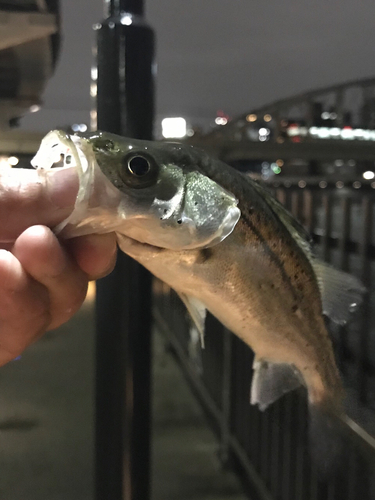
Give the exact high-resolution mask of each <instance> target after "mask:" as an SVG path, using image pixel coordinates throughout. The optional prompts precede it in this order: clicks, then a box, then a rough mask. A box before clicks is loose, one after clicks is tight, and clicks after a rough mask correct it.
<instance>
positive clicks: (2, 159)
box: [0, 156, 11, 172]
mask: <svg viewBox="0 0 375 500" xmlns="http://www.w3.org/2000/svg"><path fill="white" fill-rule="evenodd" d="M9 168H11V165H10V163H9V162H8V157H7V156H0V172H1V170H3V169H9Z"/></svg>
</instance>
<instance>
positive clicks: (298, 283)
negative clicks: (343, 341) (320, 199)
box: [32, 131, 365, 415]
mask: <svg viewBox="0 0 375 500" xmlns="http://www.w3.org/2000/svg"><path fill="white" fill-rule="evenodd" d="M56 155H57V156H56ZM54 157H55V158H56V157H57V158H61V157H62V158H65V159H66V160H65V161H66V164H65V166H68V165H69V166H72V165H73V166H76V167H78V168H80V172H81V173H80V178H81V188H80V192H79V194H78V197H77V202H76V208H75V210H74V211H73V214H72V215H71V216H70V218H68V219H67V221H65V222H64V223H63V225H62V226H61V227H60V228H58V230H59V231H61V234H62V235H63V236H64V235H65V237H72V236H77V235H80V234H87V233H88V232H108V231H115V232H116V234H117V240H118V245H119V247H120V249H121V250H122V251H124V252H125V253H126V254H127V255H129V256H130V257H132V258H133V259H135V260H136V261H138V262H139V263H140V264H141V265H143V266H144V267H145V268H147V269H148V270H149V271H150V272H151V273H152V274H154V275H155V276H156V277H157V278H159V279H160V280H162V281H164V282H165V283H166V284H167V285H169V286H170V287H171V288H172V289H173V290H175V291H176V292H177V294H178V295H179V296H180V298H181V300H182V301H183V302H184V304H185V305H186V307H187V310H188V311H189V313H190V315H191V317H192V320H193V322H194V324H195V326H196V328H197V330H198V331H199V332H200V334H201V338H202V342H203V341H204V322H205V315H206V311H207V310H208V311H209V312H210V313H211V314H213V315H214V316H215V317H216V318H217V319H218V320H219V321H220V322H221V323H222V324H223V325H224V326H225V327H226V328H228V329H229V330H231V331H232V332H233V333H234V334H235V335H237V336H238V337H239V338H240V339H242V340H243V341H244V342H245V343H246V344H247V345H248V346H249V347H250V348H251V349H252V351H253V352H254V355H255V358H254V364H253V377H252V385H251V391H250V392H251V395H250V401H251V403H252V404H254V405H258V407H259V408H260V410H265V409H266V408H268V407H269V406H270V405H271V404H272V403H274V402H275V401H276V400H277V399H279V398H281V397H282V396H283V395H284V394H286V393H287V392H289V391H292V390H294V389H296V388H297V387H300V386H304V387H305V388H306V390H307V397H308V403H309V407H310V411H311V415H333V414H334V415H344V404H343V401H344V397H345V396H344V394H345V393H344V389H343V384H342V381H341V377H340V374H339V370H338V368H337V364H336V361H335V356H334V351H333V347H332V342H331V339H330V336H329V332H328V331H327V327H326V322H325V316H328V317H329V318H331V319H332V320H333V321H335V322H336V323H339V324H345V323H346V322H347V321H348V320H349V318H350V315H351V313H352V312H353V311H354V310H356V309H357V308H358V307H359V305H360V303H361V301H362V296H363V294H364V292H365V289H364V287H363V285H362V284H361V282H360V281H359V280H358V279H357V278H355V277H353V276H351V275H349V274H347V273H344V272H342V271H339V270H336V269H334V268H333V267H331V266H330V265H329V264H327V263H325V262H323V261H321V260H319V259H318V258H317V257H316V256H315V255H314V252H313V248H312V244H311V239H310V237H309V235H308V233H307V232H306V230H305V229H304V228H303V226H302V225H301V224H300V223H299V222H297V221H296V219H294V218H293V217H292V215H291V214H290V213H289V212H288V211H287V210H286V209H285V208H284V207H283V206H282V205H281V204H280V203H279V202H278V201H277V200H276V199H275V198H274V197H273V196H272V195H271V194H270V193H269V192H268V191H267V190H266V189H265V188H264V187H263V186H262V185H261V184H260V183H258V182H257V181H255V180H253V179H251V178H250V177H249V176H246V175H244V174H242V173H240V172H238V171H237V170H235V169H234V168H232V167H230V166H228V165H226V164H225V163H223V162H222V161H220V160H218V159H215V158H212V157H210V156H209V155H208V154H207V153H206V152H205V151H203V150H200V149H197V148H195V147H193V146H189V145H186V144H181V143H174V142H153V141H142V140H136V139H131V138H124V137H120V136H117V135H114V134H109V133H106V132H100V131H97V132H90V133H78V134H74V135H67V134H66V133H64V132H62V131H53V132H51V133H50V134H49V135H47V137H46V138H45V139H44V142H42V144H41V148H40V150H39V152H38V153H37V155H36V157H35V158H34V160H33V162H32V163H33V165H34V166H36V167H38V168H39V169H40V170H42V171H43V169H44V170H45V169H48V168H51V167H52V166H53V164H54V161H53V160H54ZM68 158H70V159H69V161H68ZM90 172H92V173H91V174H90ZM90 175H91V177H90Z"/></svg>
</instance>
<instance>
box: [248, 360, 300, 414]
mask: <svg viewBox="0 0 375 500" xmlns="http://www.w3.org/2000/svg"><path fill="white" fill-rule="evenodd" d="M253 370H254V374H253V381H252V384H251V400H250V402H251V404H253V405H258V406H259V409H260V410H262V411H263V410H265V409H266V408H267V407H268V406H269V405H270V404H272V403H273V402H275V401H276V400H277V399H279V398H281V396H283V395H284V394H286V393H287V392H289V391H293V390H294V389H297V387H299V386H300V385H301V384H302V378H301V376H300V375H299V372H298V371H297V369H296V368H294V367H293V366H292V365H288V364H286V363H271V362H269V361H265V360H264V359H258V358H255V359H254V364H253Z"/></svg>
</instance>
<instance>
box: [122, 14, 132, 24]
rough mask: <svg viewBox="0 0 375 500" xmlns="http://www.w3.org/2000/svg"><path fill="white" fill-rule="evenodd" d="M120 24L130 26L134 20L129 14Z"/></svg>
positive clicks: (123, 17)
mask: <svg viewBox="0 0 375 500" xmlns="http://www.w3.org/2000/svg"><path fill="white" fill-rule="evenodd" d="M120 23H121V24H123V25H124V26H130V25H131V24H133V19H132V18H131V16H129V14H127V15H125V16H122V18H121V21H120Z"/></svg>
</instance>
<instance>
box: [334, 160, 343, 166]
mask: <svg viewBox="0 0 375 500" xmlns="http://www.w3.org/2000/svg"><path fill="white" fill-rule="evenodd" d="M335 165H336V167H343V166H344V160H335Z"/></svg>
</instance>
